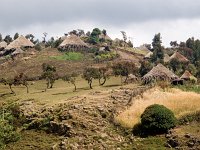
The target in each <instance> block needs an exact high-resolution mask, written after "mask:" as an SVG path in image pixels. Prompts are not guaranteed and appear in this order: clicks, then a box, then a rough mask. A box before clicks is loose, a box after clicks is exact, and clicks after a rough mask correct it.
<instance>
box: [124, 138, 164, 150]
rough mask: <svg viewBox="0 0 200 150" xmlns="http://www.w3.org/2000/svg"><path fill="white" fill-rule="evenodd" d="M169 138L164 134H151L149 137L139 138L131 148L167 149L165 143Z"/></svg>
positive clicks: (146, 149)
mask: <svg viewBox="0 0 200 150" xmlns="http://www.w3.org/2000/svg"><path fill="white" fill-rule="evenodd" d="M166 142H167V139H166V138H165V137H164V136H151V137H147V138H137V139H136V140H135V141H134V142H132V144H131V145H130V147H129V148H126V149H132V150H166V149H167V148H166V147H165V146H164V144H165V143H166Z"/></svg>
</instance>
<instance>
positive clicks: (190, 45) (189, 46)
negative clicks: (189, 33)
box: [186, 37, 195, 49]
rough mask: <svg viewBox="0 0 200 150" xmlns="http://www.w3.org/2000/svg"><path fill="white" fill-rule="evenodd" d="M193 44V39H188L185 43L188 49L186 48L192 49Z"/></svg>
mask: <svg viewBox="0 0 200 150" xmlns="http://www.w3.org/2000/svg"><path fill="white" fill-rule="evenodd" d="M194 44H195V41H194V37H192V38H189V39H188V40H187V41H186V47H188V48H191V49H193V48H194Z"/></svg>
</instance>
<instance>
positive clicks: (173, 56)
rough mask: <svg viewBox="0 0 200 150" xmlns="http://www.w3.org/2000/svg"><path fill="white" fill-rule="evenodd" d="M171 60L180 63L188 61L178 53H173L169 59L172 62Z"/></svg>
mask: <svg viewBox="0 0 200 150" xmlns="http://www.w3.org/2000/svg"><path fill="white" fill-rule="evenodd" d="M172 59H177V60H178V61H180V62H189V60H188V59H187V58H186V57H185V56H183V55H181V54H180V53H179V52H175V53H174V54H173V55H172V56H171V57H170V60H172Z"/></svg>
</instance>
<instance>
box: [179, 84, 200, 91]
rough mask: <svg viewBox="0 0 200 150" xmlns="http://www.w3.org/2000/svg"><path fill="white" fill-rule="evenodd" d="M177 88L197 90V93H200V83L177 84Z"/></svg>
mask: <svg viewBox="0 0 200 150" xmlns="http://www.w3.org/2000/svg"><path fill="white" fill-rule="evenodd" d="M177 88H179V89H181V90H183V91H191V92H195V93H200V85H195V84H193V85H192V84H186V85H180V86H177Z"/></svg>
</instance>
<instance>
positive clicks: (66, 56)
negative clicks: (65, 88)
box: [51, 52, 84, 61]
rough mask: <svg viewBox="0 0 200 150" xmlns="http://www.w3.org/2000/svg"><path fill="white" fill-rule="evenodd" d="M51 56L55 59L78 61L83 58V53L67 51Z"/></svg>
mask: <svg viewBox="0 0 200 150" xmlns="http://www.w3.org/2000/svg"><path fill="white" fill-rule="evenodd" d="M51 58H53V59H56V60H72V61H78V60H83V58H84V56H83V54H81V53H78V52H68V53H65V54H63V55H59V56H51Z"/></svg>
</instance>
